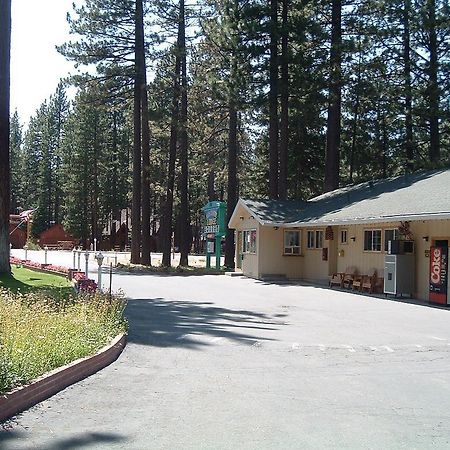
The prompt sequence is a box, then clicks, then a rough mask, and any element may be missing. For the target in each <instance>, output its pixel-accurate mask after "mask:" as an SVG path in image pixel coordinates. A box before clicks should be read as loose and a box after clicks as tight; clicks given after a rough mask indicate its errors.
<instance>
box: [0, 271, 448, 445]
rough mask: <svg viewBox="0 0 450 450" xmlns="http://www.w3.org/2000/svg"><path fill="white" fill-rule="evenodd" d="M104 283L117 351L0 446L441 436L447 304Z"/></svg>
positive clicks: (178, 283)
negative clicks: (120, 326)
mask: <svg viewBox="0 0 450 450" xmlns="http://www.w3.org/2000/svg"><path fill="white" fill-rule="evenodd" d="M114 286H115V287H116V288H118V287H121V288H122V289H123V290H124V291H125V292H126V294H127V296H129V297H130V301H129V303H128V307H127V310H126V314H127V316H128V318H129V321H130V335H129V343H128V345H127V347H126V349H125V351H124V353H123V354H122V355H121V357H120V358H119V359H118V360H117V361H116V362H115V363H114V364H112V365H111V366H109V367H107V368H106V369H104V370H102V371H101V372H99V373H97V374H95V375H93V376H92V377H90V378H88V379H86V380H84V381H82V382H80V383H78V384H76V385H74V386H72V387H70V388H68V389H66V390H64V391H62V392H61V393H60V394H57V395H55V396H54V397H52V398H51V399H49V400H47V401H45V402H43V403H41V404H40V405H38V406H36V407H34V408H32V409H31V410H29V411H28V412H26V413H24V414H22V415H21V416H19V417H18V418H16V419H15V420H14V421H13V422H12V423H11V424H10V427H9V429H8V430H7V431H4V432H0V448H2V449H5V450H12V449H21V450H22V449H35V448H38V449H55V450H56V449H72V448H87V449H91V448H93V449H103V448H105V449H109V448H123V449H321V448H324V449H325V448H326V449H336V448H345V449H349V448H350V449H369V448H370V449H408V450H410V449H415V448H416V449H428V448H429V449H448V448H450V326H449V324H450V311H446V310H441V309H434V308H429V307H426V306H418V305H411V304H407V303H400V302H396V301H390V300H384V299H376V298H370V297H365V296H360V295H357V294H352V293H347V292H337V291H330V290H328V289H321V288H316V287H310V286H278V285H266V284H264V283H261V282H258V281H254V280H250V279H244V278H231V277H226V276H203V277H182V276H151V275H115V277H114Z"/></svg>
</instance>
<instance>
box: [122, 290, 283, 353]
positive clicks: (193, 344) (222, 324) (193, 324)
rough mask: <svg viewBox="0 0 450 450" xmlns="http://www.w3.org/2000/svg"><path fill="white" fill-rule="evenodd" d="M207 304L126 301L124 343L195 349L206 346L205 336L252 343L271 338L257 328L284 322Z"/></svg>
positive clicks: (273, 327)
mask: <svg viewBox="0 0 450 450" xmlns="http://www.w3.org/2000/svg"><path fill="white" fill-rule="evenodd" d="M211 305H213V303H211V302H190V301H172V300H164V299H162V298H154V299H133V300H128V304H127V307H126V310H125V315H126V317H127V319H128V321H129V324H130V331H129V335H128V342H132V343H136V344H143V345H153V346H157V347H187V348H191V349H199V348H201V347H202V346H205V345H209V344H208V342H207V341H208V339H209V340H211V339H214V338H227V339H231V340H233V341H236V342H239V343H240V344H247V345H254V344H255V343H256V342H257V341H259V340H263V341H270V340H273V339H270V338H267V337H261V336H259V335H258V334H257V331H258V330H260V331H276V330H277V329H278V327H279V326H280V325H283V324H284V322H282V321H280V320H279V318H278V319H277V318H276V317H270V316H268V315H266V314H262V313H256V312H252V311H246V310H232V309H227V308H219V307H214V306H211ZM255 333H256V334H255ZM205 336H206V337H207V340H205V339H204V337H205Z"/></svg>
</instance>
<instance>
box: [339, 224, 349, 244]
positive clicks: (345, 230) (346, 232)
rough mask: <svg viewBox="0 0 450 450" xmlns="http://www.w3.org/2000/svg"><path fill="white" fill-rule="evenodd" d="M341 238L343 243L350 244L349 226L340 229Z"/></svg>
mask: <svg viewBox="0 0 450 450" xmlns="http://www.w3.org/2000/svg"><path fill="white" fill-rule="evenodd" d="M344 233H345V234H344ZM344 236H345V240H344V239H343V237H344ZM339 239H340V243H341V244H343V245H347V244H348V230H347V228H346V229H344V230H340V232H339Z"/></svg>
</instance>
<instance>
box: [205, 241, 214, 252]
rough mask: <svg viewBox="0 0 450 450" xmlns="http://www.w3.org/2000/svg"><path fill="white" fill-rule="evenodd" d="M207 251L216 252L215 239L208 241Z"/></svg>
mask: <svg viewBox="0 0 450 450" xmlns="http://www.w3.org/2000/svg"><path fill="white" fill-rule="evenodd" d="M206 251H207V252H208V253H214V251H215V250H214V241H207V242H206Z"/></svg>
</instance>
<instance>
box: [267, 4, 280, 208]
mask: <svg viewBox="0 0 450 450" xmlns="http://www.w3.org/2000/svg"><path fill="white" fill-rule="evenodd" d="M277 9H278V2H277V0H270V59H269V89H270V90H269V198H274V199H276V198H278V11H277Z"/></svg>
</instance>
